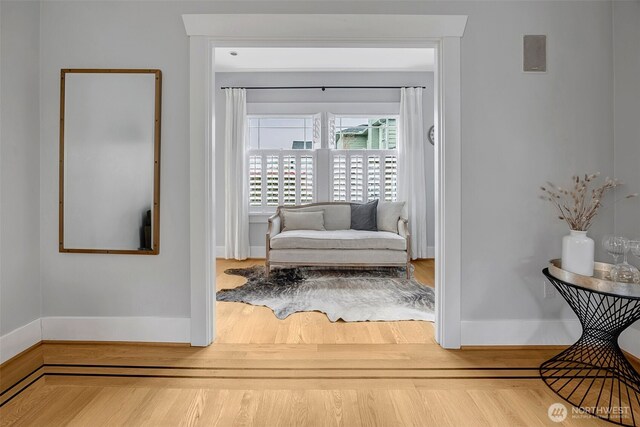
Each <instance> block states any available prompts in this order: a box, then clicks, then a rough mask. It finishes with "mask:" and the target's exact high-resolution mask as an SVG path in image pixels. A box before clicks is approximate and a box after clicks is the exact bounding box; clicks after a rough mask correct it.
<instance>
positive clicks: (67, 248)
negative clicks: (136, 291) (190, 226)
mask: <svg viewBox="0 0 640 427" xmlns="http://www.w3.org/2000/svg"><path fill="white" fill-rule="evenodd" d="M161 95H162V73H161V72H160V70H150V69H144V70H142V69H63V70H61V73H60V163H59V173H60V189H59V191H60V206H59V221H60V222H59V242H58V243H59V251H60V252H64V253H101V254H135V255H157V254H158V253H159V252H160V123H161V120H160V115H161Z"/></svg>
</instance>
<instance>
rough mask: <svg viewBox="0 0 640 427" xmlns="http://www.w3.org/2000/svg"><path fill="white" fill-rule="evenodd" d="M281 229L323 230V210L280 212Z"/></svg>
mask: <svg viewBox="0 0 640 427" xmlns="http://www.w3.org/2000/svg"><path fill="white" fill-rule="evenodd" d="M282 219H283V221H282V223H283V224H284V228H283V229H282V231H291V230H324V229H325V228H324V212H323V211H319V212H296V211H286V212H283V213H282Z"/></svg>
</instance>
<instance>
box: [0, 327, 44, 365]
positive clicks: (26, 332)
mask: <svg viewBox="0 0 640 427" xmlns="http://www.w3.org/2000/svg"><path fill="white" fill-rule="evenodd" d="M40 341H42V325H41V321H40V319H36V320H34V321H32V322H29V323H27V324H26V325H24V326H21V327H19V328H17V329H14V330H13V331H11V332H9V333H7V334H5V335H3V336H2V337H0V363H4V362H6V361H7V360H9V359H11V358H12V357H14V356H16V355H18V354H20V353H22V352H23V351H25V350H26V349H28V348H29V347H31V346H34V345H36V344H38V343H39V342H40Z"/></svg>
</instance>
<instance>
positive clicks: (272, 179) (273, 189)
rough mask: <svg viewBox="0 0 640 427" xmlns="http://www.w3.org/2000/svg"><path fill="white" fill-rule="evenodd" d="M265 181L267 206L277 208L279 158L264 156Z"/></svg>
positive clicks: (278, 201) (278, 199) (278, 197)
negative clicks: (265, 167) (265, 166)
mask: <svg viewBox="0 0 640 427" xmlns="http://www.w3.org/2000/svg"><path fill="white" fill-rule="evenodd" d="M266 160H267V161H266V164H267V179H266V181H267V182H266V189H265V190H266V191H265V193H266V195H267V200H266V201H267V206H278V205H279V204H280V194H279V193H280V167H279V165H280V157H279V156H277V155H276V156H273V155H271V156H266Z"/></svg>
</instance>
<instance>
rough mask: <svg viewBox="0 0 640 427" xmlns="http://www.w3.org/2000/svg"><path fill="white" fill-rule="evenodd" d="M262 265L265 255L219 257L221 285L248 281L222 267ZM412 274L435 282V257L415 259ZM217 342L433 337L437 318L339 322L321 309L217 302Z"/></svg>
mask: <svg viewBox="0 0 640 427" xmlns="http://www.w3.org/2000/svg"><path fill="white" fill-rule="evenodd" d="M253 265H264V260H262V259H251V260H247V261H234V260H217V261H216V284H217V288H218V290H220V289H233V288H235V287H237V286H240V285H242V284H243V283H245V281H246V280H245V279H244V278H243V277H240V276H231V275H228V274H225V273H224V271H225V270H227V269H229V268H245V267H249V266H253ZM413 265H414V268H415V270H414V276H415V278H416V279H417V280H418V281H419V282H420V283H423V284H425V285H427V286H431V287H433V286H434V280H435V279H434V277H435V271H434V268H435V267H434V261H433V260H432V259H422V260H416V261H414V262H413ZM216 317H217V321H216V328H217V333H216V343H237V344H241V343H247V344H408V343H434V344H435V341H434V339H433V336H434V330H433V324H432V323H430V322H421V321H404V322H353V323H347V322H342V321H339V322H335V323H331V322H330V321H329V319H327V316H326V315H325V314H323V313H318V312H308V313H295V314H292V315H291V316H289V317H288V318H286V319H284V320H279V319H278V318H276V317H275V316H274V314H273V311H271V309H269V308H267V307H256V306H251V305H248V304H243V303H237V302H216Z"/></svg>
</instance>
